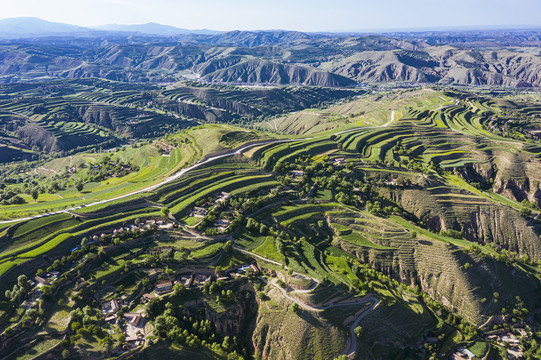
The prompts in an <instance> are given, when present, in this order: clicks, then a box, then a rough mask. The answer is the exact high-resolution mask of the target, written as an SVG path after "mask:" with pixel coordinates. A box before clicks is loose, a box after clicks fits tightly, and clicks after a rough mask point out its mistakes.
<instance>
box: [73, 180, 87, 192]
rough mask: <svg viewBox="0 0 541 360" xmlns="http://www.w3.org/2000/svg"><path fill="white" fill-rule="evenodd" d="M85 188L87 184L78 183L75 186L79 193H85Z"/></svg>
mask: <svg viewBox="0 0 541 360" xmlns="http://www.w3.org/2000/svg"><path fill="white" fill-rule="evenodd" d="M84 187H85V184H84V183H82V182H79V183H77V185H75V189H77V191H79V192H81V191H83V188H84Z"/></svg>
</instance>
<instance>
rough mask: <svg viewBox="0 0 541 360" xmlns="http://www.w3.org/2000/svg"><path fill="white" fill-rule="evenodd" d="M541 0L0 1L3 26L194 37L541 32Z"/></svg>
mask: <svg viewBox="0 0 541 360" xmlns="http://www.w3.org/2000/svg"><path fill="white" fill-rule="evenodd" d="M540 15H541V0H454V1H441V0H369V1H367V0H328V1H321V0H272V1H269V0H0V18H9V17H18V16H34V17H40V18H42V19H45V20H49V21H56V22H64V23H69V24H75V25H81V26H92V25H103V24H110V23H115V24H136V23H146V22H158V23H161V24H167V25H173V26H177V27H182V28H188V29H200V28H207V29H215V30H233V29H241V30H255V29H289V30H301V31H359V30H374V29H397V28H427V27H431V28H432V27H446V26H490V25H541V16H540Z"/></svg>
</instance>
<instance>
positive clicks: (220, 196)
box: [214, 191, 231, 202]
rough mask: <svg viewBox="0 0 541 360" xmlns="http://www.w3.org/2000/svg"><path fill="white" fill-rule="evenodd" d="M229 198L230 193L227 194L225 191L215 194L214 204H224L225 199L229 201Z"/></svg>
mask: <svg viewBox="0 0 541 360" xmlns="http://www.w3.org/2000/svg"><path fill="white" fill-rule="evenodd" d="M230 197H231V194H230V193H227V192H225V191H222V192H220V193H219V194H217V195H216V196H215V197H214V199H215V201H216V202H224V201H226V200H227V199H229V198H230Z"/></svg>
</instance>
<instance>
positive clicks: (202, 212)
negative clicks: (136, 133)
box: [191, 206, 208, 217]
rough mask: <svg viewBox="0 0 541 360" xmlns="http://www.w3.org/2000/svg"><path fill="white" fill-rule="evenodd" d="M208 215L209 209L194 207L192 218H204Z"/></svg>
mask: <svg viewBox="0 0 541 360" xmlns="http://www.w3.org/2000/svg"><path fill="white" fill-rule="evenodd" d="M207 213H208V210H207V209H205V208H202V207H199V206H194V207H193V210H192V214H191V216H195V217H203V216H205V215H207Z"/></svg>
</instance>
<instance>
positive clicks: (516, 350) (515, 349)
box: [451, 328, 528, 360]
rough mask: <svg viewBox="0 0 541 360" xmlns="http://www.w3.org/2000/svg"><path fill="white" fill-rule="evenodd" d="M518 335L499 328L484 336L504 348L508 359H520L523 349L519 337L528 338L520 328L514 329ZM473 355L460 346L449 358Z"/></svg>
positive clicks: (462, 359) (468, 358)
mask: <svg viewBox="0 0 541 360" xmlns="http://www.w3.org/2000/svg"><path fill="white" fill-rule="evenodd" d="M514 330H515V331H516V332H518V334H519V336H520V337H517V336H516V335H514V334H513V333H511V332H509V331H507V330H499V331H495V332H491V333H490V335H488V336H486V337H485V339H486V340H490V341H493V342H495V343H496V344H498V345H499V346H502V347H504V348H506V350H507V354H508V357H509V359H521V358H522V357H523V355H524V351H523V348H522V345H521V339H528V333H527V332H526V331H525V330H524V329H522V328H516V329H514ZM474 357H475V355H474V354H473V353H472V352H471V351H470V350H468V349H466V348H460V349H458V350H457V351H455V352H454V353H453V354H452V355H451V360H471V359H473V358H474Z"/></svg>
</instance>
